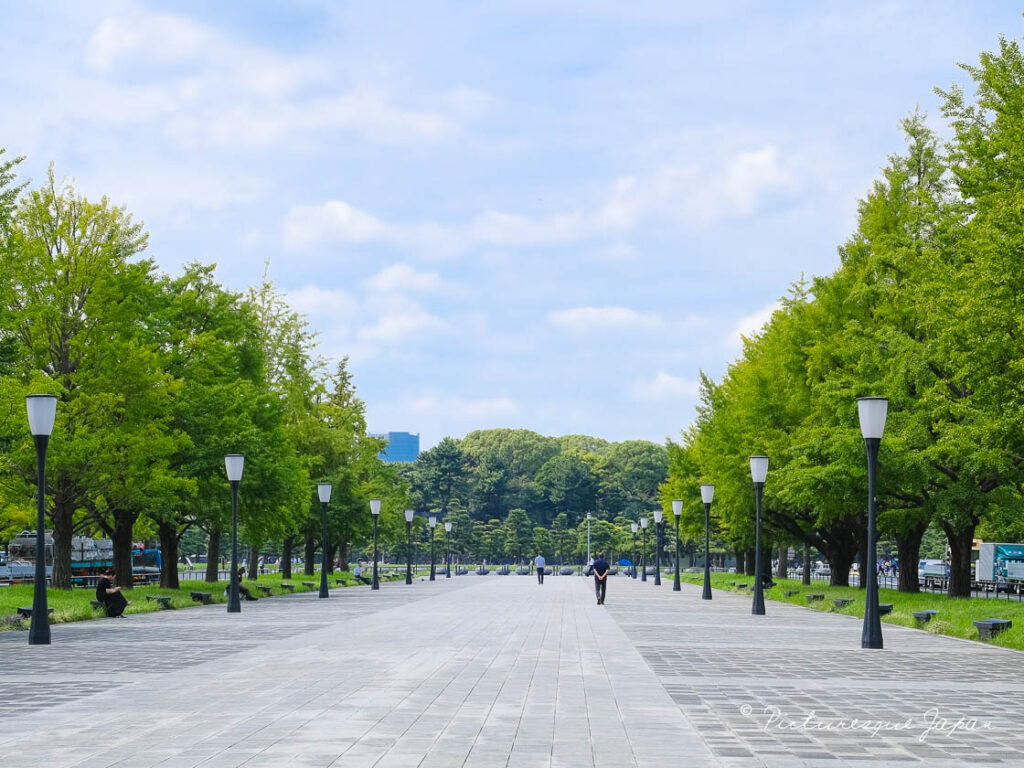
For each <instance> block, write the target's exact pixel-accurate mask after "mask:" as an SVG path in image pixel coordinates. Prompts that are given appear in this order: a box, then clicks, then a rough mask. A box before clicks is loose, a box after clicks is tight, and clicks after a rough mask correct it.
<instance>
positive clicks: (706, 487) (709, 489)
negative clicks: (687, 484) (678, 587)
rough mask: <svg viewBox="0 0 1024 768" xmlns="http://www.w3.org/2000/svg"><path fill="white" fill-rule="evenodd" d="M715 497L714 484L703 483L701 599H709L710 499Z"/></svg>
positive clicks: (701, 498) (701, 490) (701, 489)
mask: <svg viewBox="0 0 1024 768" xmlns="http://www.w3.org/2000/svg"><path fill="white" fill-rule="evenodd" d="M714 498H715V486H713V485H711V484H710V483H704V484H703V485H702V486H701V487H700V500H701V501H703V502H704V593H703V594H702V595H701V596H700V597H701V600H710V599H711V533H710V531H711V501H712V500H713V499H714Z"/></svg>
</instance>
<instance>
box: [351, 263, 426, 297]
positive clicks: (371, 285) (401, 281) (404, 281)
mask: <svg viewBox="0 0 1024 768" xmlns="http://www.w3.org/2000/svg"><path fill="white" fill-rule="evenodd" d="M362 284H363V287H364V288H365V289H366V290H367V291H369V292H370V293H434V292H436V291H437V290H439V289H440V288H441V277H440V275H438V274H437V272H424V271H420V270H417V269H414V268H413V267H410V266H409V265H408V264H393V265H392V266H390V267H385V268H384V269H382V270H381V271H380V272H378V273H377V274H375V275H373V276H372V277H368V278H367V279H366V280H364V281H363V283H362Z"/></svg>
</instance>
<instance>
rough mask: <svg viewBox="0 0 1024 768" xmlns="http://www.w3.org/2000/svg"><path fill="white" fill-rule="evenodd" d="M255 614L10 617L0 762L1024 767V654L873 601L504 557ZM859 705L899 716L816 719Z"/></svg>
mask: <svg viewBox="0 0 1024 768" xmlns="http://www.w3.org/2000/svg"><path fill="white" fill-rule="evenodd" d="M242 610H243V613H242V614H241V615H232V616H229V615H228V614H227V613H226V612H225V610H224V606H223V605H217V606H208V607H199V608H193V609H189V610H179V611H165V612H160V613H154V614H146V615H141V616H132V617H130V618H129V619H126V620H102V621H92V622H83V623H79V624H72V625H57V626H55V627H54V629H53V639H54V644H53V645H52V646H49V647H29V646H27V645H26V641H27V637H26V635H25V633H3V634H0V658H2V659H3V661H4V663H3V668H4V682H3V685H2V688H0V691H2V693H0V713H2V715H3V717H2V718H0V765H4V766H32V767H33V768H36V767H39V766H46V767H47V768H51V767H53V768H56V767H57V766H79V767H80V768H85V767H86V766H138V767H139V768H143V767H147V766H161V767H162V768H171V767H172V766H174V767H177V766H200V765H201V766H210V767H212V766H242V765H244V766H246V767H247V768H262V767H264V766H271V765H273V766H338V767H342V766H379V767H380V768H385V767H386V766H423V767H424V768H428V767H429V766H438V767H444V768H447V767H449V766H469V767H472V766H479V767H480V768H492V767H493V766H529V767H530V768H537V767H538V766H573V767H575V766H596V765H602V766H613V767H616V768H617V767H618V766H671V765H685V766H696V767H698V768H700V767H701V766H737V767H738V766H758V765H764V766H786V767H787V768H789V767H791V766H816V765H827V766H837V765H846V764H851V765H862V766H866V765H903V764H914V763H917V764H919V765H927V766H937V765H938V766H941V765H955V766H968V765H971V766H979V765H1024V756H1022V755H1024V664H1022V662H1024V655H1022V654H1019V653H1015V652H1011V651H1004V650H1000V649H996V648H990V647H985V646H982V645H979V644H974V643H967V642H963V641H957V640H952V639H945V638H940V637H936V636H932V635H929V634H927V633H924V632H918V631H915V630H909V629H901V628H894V627H889V626H884V627H883V631H884V632H885V641H886V649H885V650H884V651H881V652H879V651H871V652H869V651H862V650H860V648H859V645H860V623H859V621H856V620H853V619H850V618H848V617H843V616H838V615H825V614H819V613H814V612H811V611H807V610H804V609H801V608H799V607H795V606H785V605H779V604H775V603H771V602H769V603H768V616H765V617H752V616H750V613H749V611H750V606H749V599H747V598H744V597H742V596H737V595H731V594H726V593H718V592H716V593H715V600H713V601H712V602H711V603H706V602H704V601H701V600H700V590H699V588H696V587H692V586H689V585H683V591H682V592H681V593H673V592H672V587H671V580H665V583H663V585H662V586H661V587H654V586H653V584H652V583H651V582H648V583H646V584H644V583H641V582H639V581H633V580H630V579H625V578H621V577H620V578H615V579H613V580H612V582H611V584H610V586H609V595H608V604H607V605H606V606H602V607H598V606H596V605H594V601H593V597H592V590H591V588H590V581H589V580H585V579H581V578H578V577H549V578H548V579H547V583H546V584H545V585H544V586H543V587H540V586H538V585H537V584H536V581H535V580H534V579H533V577H521V576H507V577H499V576H497V575H494V574H492V575H489V576H487V577H478V576H475V575H470V576H463V577H458V578H452V579H449V580H445V579H441V580H439V581H437V582H434V583H430V582H427V581H423V582H416V583H415V584H414V585H413V586H406V585H405V584H401V583H392V584H384V585H382V587H381V590H380V591H379V592H371V591H370V590H369V588H365V587H359V588H348V589H344V590H336V591H333V592H332V595H331V598H330V599H329V600H326V601H324V600H319V599H317V597H316V594H315V593H308V594H303V595H291V596H283V597H275V598H273V599H265V600H261V601H259V602H257V603H243V608H242ZM773 708H777V709H773ZM932 708H935V709H936V710H937V715H936V717H935V718H932V720H931V721H928V720H927V717H928V716H927V713H928V711H929V710H930V709H932ZM812 712H813V713H814V714H813V715H812V716H811V718H810V719H808V715H809V714H810V713H812ZM961 717H964V718H976V719H977V723H976V724H975V725H974V727H973V728H969V727H968V725H967V724H965V725H963V726H961V727H959V728H956V729H955V730H953V729H952V728H951V726H952V723H953V722H955V721H957V720H958V719H959V718H961ZM854 718H860V719H870V720H874V721H878V722H892V723H897V724H899V725H901V726H902V727H901V728H899V729H896V730H892V729H886V728H882V729H881V730H878V732H877V733H875V734H874V735H873V734H872V733H870V732H868V731H865V730H862V729H859V730H849V729H846V730H823V729H822V728H821V727H815V726H816V725H817V724H818V723H819V722H831V723H833V724H835V723H837V722H840V721H852V720H853V719H854ZM936 718H946V719H947V721H949V722H948V723H947V725H946V727H945V728H944V729H939V728H933V729H932V731H931V732H928V733H927V734H926V733H925V731H926V730H927V727H928V726H927V723H928V722H931V723H932V724H933V725H940V723H939V721H938V720H937V719H936ZM908 721H909V724H908ZM787 723H788V725H787ZM780 725H781V726H785V727H780ZM951 730H952V732H950V731H951ZM922 736H924V738H922Z"/></svg>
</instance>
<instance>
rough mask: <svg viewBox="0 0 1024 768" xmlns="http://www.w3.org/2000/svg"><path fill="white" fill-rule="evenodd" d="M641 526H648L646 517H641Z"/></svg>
mask: <svg viewBox="0 0 1024 768" xmlns="http://www.w3.org/2000/svg"><path fill="white" fill-rule="evenodd" d="M640 527H641V528H646V527H647V518H646V517H641V518H640Z"/></svg>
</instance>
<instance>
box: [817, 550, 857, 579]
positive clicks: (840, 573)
mask: <svg viewBox="0 0 1024 768" xmlns="http://www.w3.org/2000/svg"><path fill="white" fill-rule="evenodd" d="M822 554H823V555H825V557H826V559H827V560H828V565H829V569H830V570H831V571H832V575H831V576H829V580H828V583H829V586H833V587H848V586H850V566H851V565H852V564H853V557H854V554H855V552H854V551H853V550H850V549H847V548H845V547H829V548H828V549H826V550H825V551H824V552H822ZM861 581H864V580H863V579H861Z"/></svg>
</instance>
